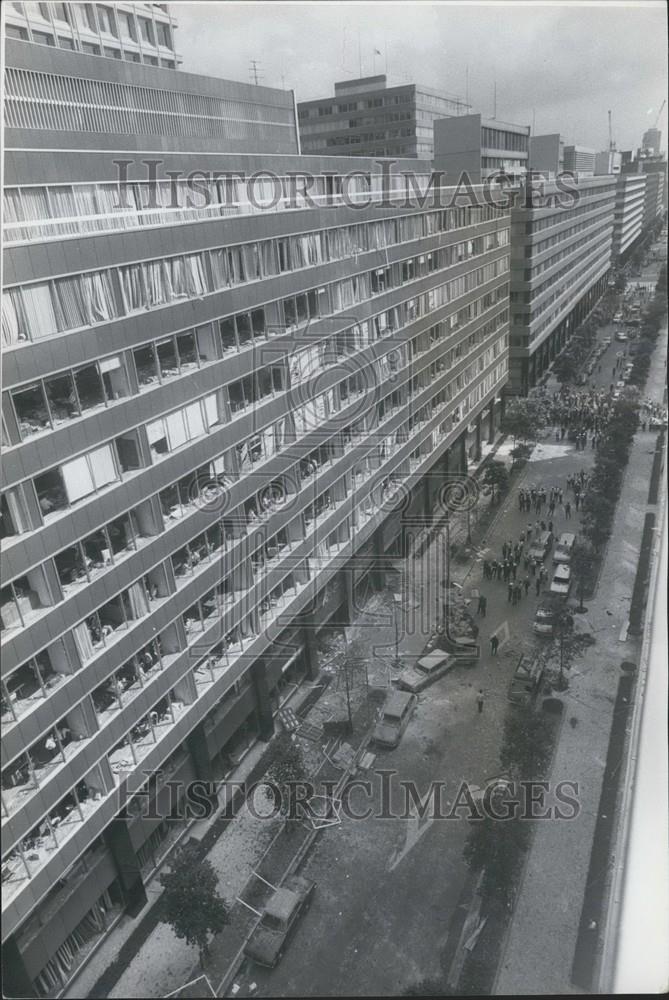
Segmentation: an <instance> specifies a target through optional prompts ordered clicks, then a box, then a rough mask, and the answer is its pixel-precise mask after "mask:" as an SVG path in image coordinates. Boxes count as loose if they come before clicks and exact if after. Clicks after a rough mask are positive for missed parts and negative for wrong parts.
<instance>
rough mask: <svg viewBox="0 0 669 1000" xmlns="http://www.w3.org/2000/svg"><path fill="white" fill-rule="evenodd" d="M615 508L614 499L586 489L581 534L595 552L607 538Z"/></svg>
mask: <svg viewBox="0 0 669 1000" xmlns="http://www.w3.org/2000/svg"><path fill="white" fill-rule="evenodd" d="M615 509H616V505H615V499H613V500H611V499H609V498H608V497H606V496H603V495H601V494H600V493H596V492H594V491H593V490H589V491H588V495H587V497H586V498H585V503H584V507H583V534H584V535H585V537H586V538H587V540H588V541H589V542H590V544H591V545H592V547H593V548H594V550H595V552H597V553H599V552H600V551H601V549H602V548H603V546H604V545H605V544H606V543H607V542H608V540H609V537H610V535H611V524H612V522H613V515H614V513H615Z"/></svg>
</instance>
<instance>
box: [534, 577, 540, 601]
mask: <svg viewBox="0 0 669 1000" xmlns="http://www.w3.org/2000/svg"><path fill="white" fill-rule="evenodd" d="M534 587H535V590H536V593H537V597H538V596H539V594H540V593H541V576H538V577H537V578H536V580H535V581H534Z"/></svg>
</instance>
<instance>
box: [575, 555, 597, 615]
mask: <svg viewBox="0 0 669 1000" xmlns="http://www.w3.org/2000/svg"><path fill="white" fill-rule="evenodd" d="M597 563H598V559H597V553H596V552H595V550H594V549H593V547H592V545H589V544H588V543H587V542H585V541H579V542H577V543H576V545H575V546H574V551H573V552H572V554H571V568H572V572H573V573H574V575H575V577H576V580H577V593H578V602H579V604H578V610H579V611H580V612H581V613H582V612H583V611H584V610H585V609H584V607H583V598H584V596H585V591H586V589H588V591H589V590H590V588H591V587H592V586H593V584H594V581H595V574H596V572H597Z"/></svg>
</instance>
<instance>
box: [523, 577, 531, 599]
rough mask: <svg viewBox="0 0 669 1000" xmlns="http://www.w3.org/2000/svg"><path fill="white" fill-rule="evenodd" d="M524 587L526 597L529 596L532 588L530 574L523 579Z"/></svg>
mask: <svg viewBox="0 0 669 1000" xmlns="http://www.w3.org/2000/svg"><path fill="white" fill-rule="evenodd" d="M523 587H524V588H525V597H527V595H528V593H529V590H530V578H529V576H526V577H525V579H524V580H523Z"/></svg>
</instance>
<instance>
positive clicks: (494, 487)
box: [483, 459, 509, 504]
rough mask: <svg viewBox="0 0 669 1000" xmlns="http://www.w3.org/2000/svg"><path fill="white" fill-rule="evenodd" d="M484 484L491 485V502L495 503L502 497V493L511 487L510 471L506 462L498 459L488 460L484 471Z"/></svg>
mask: <svg viewBox="0 0 669 1000" xmlns="http://www.w3.org/2000/svg"><path fill="white" fill-rule="evenodd" d="M483 485H484V486H489V487H490V490H491V493H492V496H491V498H490V499H491V503H493V504H494V503H496V501H497V500H499V499H501V497H502V494H504V493H506V491H507V490H508V488H509V473H508V470H507V468H506V466H505V464H504V462H500V461H498V460H496V459H494V460H493V461H492V462H488V464H487V465H486V467H485V472H484V473H483Z"/></svg>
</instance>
